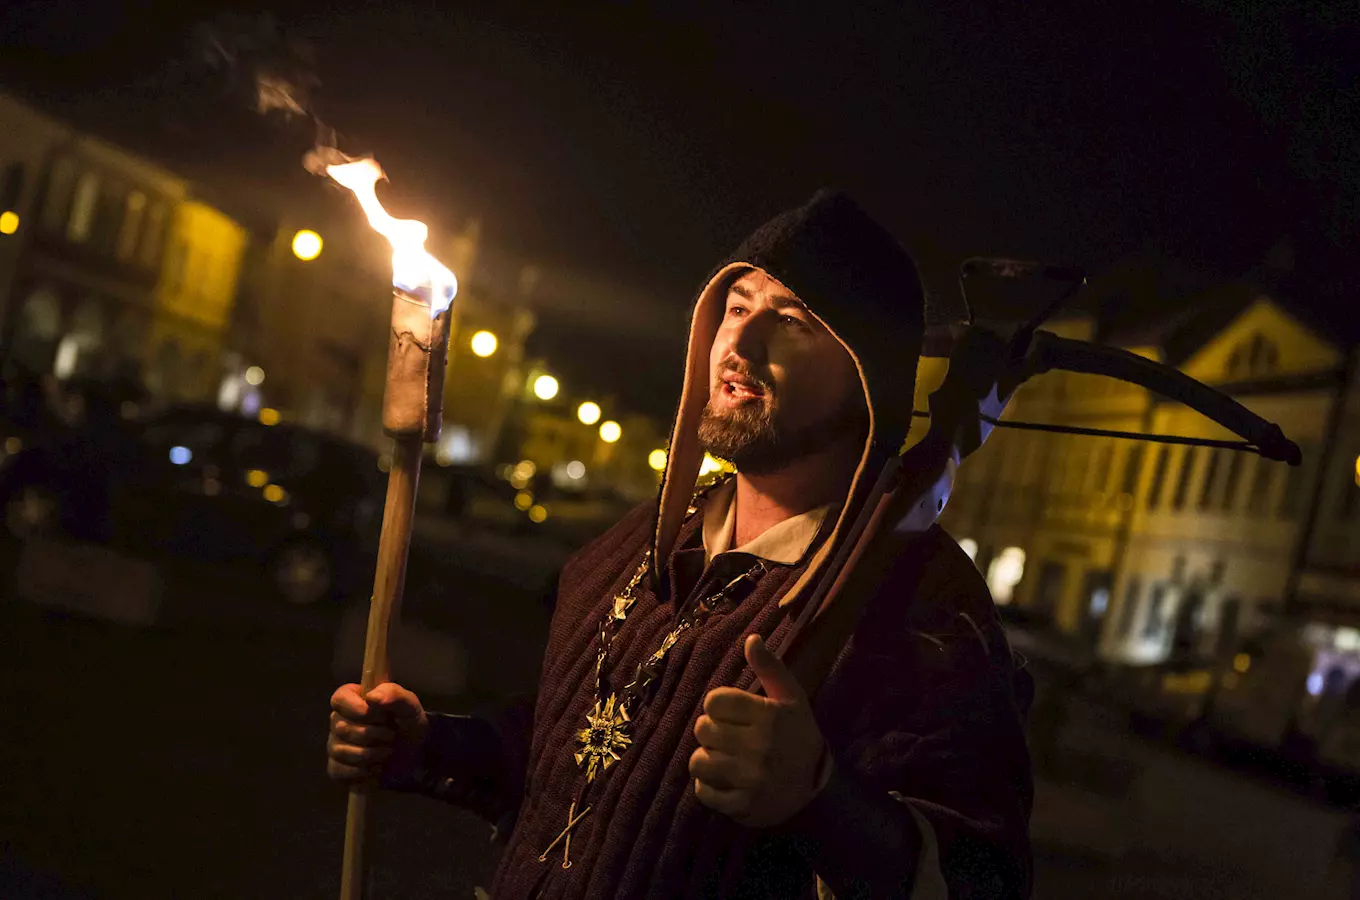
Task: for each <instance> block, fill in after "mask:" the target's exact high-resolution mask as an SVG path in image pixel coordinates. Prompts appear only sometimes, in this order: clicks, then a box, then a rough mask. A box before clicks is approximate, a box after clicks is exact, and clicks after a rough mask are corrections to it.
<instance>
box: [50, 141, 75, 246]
mask: <svg viewBox="0 0 1360 900" xmlns="http://www.w3.org/2000/svg"><path fill="white" fill-rule="evenodd" d="M75 180H76V164H75V162H73V161H72V160H70V159H66V158H62V159H59V160H57V161H56V162H55V163H53V164H52V171H51V173H50V174H49V175H48V176H47V189H46V191H45V192H44V195H43V213H42V223H43V228H45V229H47V230H48V231H50V232H52V233H53V234H60V233H61V231H62V229H63V228H65V227H66V213H67V211H68V210H69V209H70V208H71V186H72V185H74V184H75Z"/></svg>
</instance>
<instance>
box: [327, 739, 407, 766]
mask: <svg viewBox="0 0 1360 900" xmlns="http://www.w3.org/2000/svg"><path fill="white" fill-rule="evenodd" d="M326 755H327V756H329V757H330V758H331V759H333V760H335V761H336V762H338V763H341V764H342V765H346V766H375V765H378V764H379V763H384V762H386V761H387V760H388V759H390V758H391V756H392V747H391V746H387V747H361V746H359V745H357V744H347V743H345V742H344V741H342V740H340V739H339V738H337V737H336V736H335V735H331V736H330V738H329V740H327V741H326Z"/></svg>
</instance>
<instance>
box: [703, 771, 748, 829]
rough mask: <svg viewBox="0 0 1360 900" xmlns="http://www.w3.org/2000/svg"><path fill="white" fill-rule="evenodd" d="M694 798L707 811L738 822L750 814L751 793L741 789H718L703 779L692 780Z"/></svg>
mask: <svg viewBox="0 0 1360 900" xmlns="http://www.w3.org/2000/svg"><path fill="white" fill-rule="evenodd" d="M694 796H695V797H697V798H698V800H699V802H700V803H702V804H703V805H704V806H707V807H708V808H709V809H712V810H716V811H718V812H720V813H722V814H723V815H726V816H729V817H731V818H733V819H735V820H736V821H738V822H740V821H741V820H742V819H745V818H746V817H747V816H748V815H749V814H750V812H751V793H750V791H746V790H742V789H729V788H720V787H716V786H714V785H711V784H708V783H707V782H705V781H704V780H703V779H699V778H696V779H695V780H694Z"/></svg>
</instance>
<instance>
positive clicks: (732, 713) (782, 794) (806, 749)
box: [689, 634, 830, 828]
mask: <svg viewBox="0 0 1360 900" xmlns="http://www.w3.org/2000/svg"><path fill="white" fill-rule="evenodd" d="M745 650H746V661H747V662H748V663H749V664H750V666H751V668H752V670H754V671H755V673H756V678H758V679H759V681H760V684H761V685H762V686H763V687H764V688H765V693H766V695H767V696H764V697H760V696H757V695H756V694H748V693H747V692H745V691H742V690H738V689H737V688H733V687H720V688H716V689H714V690H712V691H709V692H708V696H707V697H705V698H704V714H703V715H701V716H699V719H698V721H697V722H695V723H694V736H695V737H697V738H698V739H699V749H698V750H695V751H694V755H693V756H691V757H690V758H689V772H690V774H691V775H693V776H694V794H695V796H696V797H698V798H699V801H700V802H701V803H703V804H704V805H705V806H707V807H710V808H711V809H716V810H717V811H718V812H720V813H724V814H725V815H728V816H730V817H731V818H733V819H735V820H736V821H738V822H740V823H741V824H743V825H747V826H750V827H752V828H767V827H769V826H771V825H778V824H779V823H781V822H783V821H785V820H786V819H788V818H789V817H791V816H792V815H793V814H794V813H796V812H798V811H799V810H800V809H802V808H803V807H804V806H806V805H807V804H808V802H809V801H811V800H812V798H813V797H814V796H816V794H817V792H818V791H819V790H821V788H822V787H824V786H825V784H826V780H827V776H828V775H829V774H830V770H829V769H827V770H826V771H823V772H818V771H817V769H818V768H819V765H818V764H819V763H820V762H821V760H822V759H823V750H824V749H825V747H826V741H825V740H824V739H823V738H822V732H821V729H820V728H818V727H817V720H816V719H815V718H814V717H813V715H812V707H811V705H809V703H808V699H807V695H806V694H804V693H803V689H802V687H801V686H800V685H799V684H798V682H797V681H796V680H795V679H794V677H793V674H792V673H791V672H789V670H788V668H786V667H785V666H784V664H783V663H782V662H780V661H779V659H778V658H777V657H776V656H775V655H774V654H773V653H771V652H770V649H769V648H768V647H766V646H765V641H764V640H762V639H761V637H760V635H756V634H753V635H750V636H748V637H747V638H746V647H745Z"/></svg>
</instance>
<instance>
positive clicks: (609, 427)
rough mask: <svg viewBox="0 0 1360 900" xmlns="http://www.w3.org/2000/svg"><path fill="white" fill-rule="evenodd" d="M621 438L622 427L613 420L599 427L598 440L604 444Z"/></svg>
mask: <svg viewBox="0 0 1360 900" xmlns="http://www.w3.org/2000/svg"><path fill="white" fill-rule="evenodd" d="M621 437H623V427H622V426H621V425H619V423H618V422H615V421H614V420H613V419H610V420H609V421H608V422H605V423H604V424H603V425H601V426H600V440H602V441H604V442H605V443H606V444H612V443H614V442H615V441H617V440H618V439H619V438H621Z"/></svg>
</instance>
